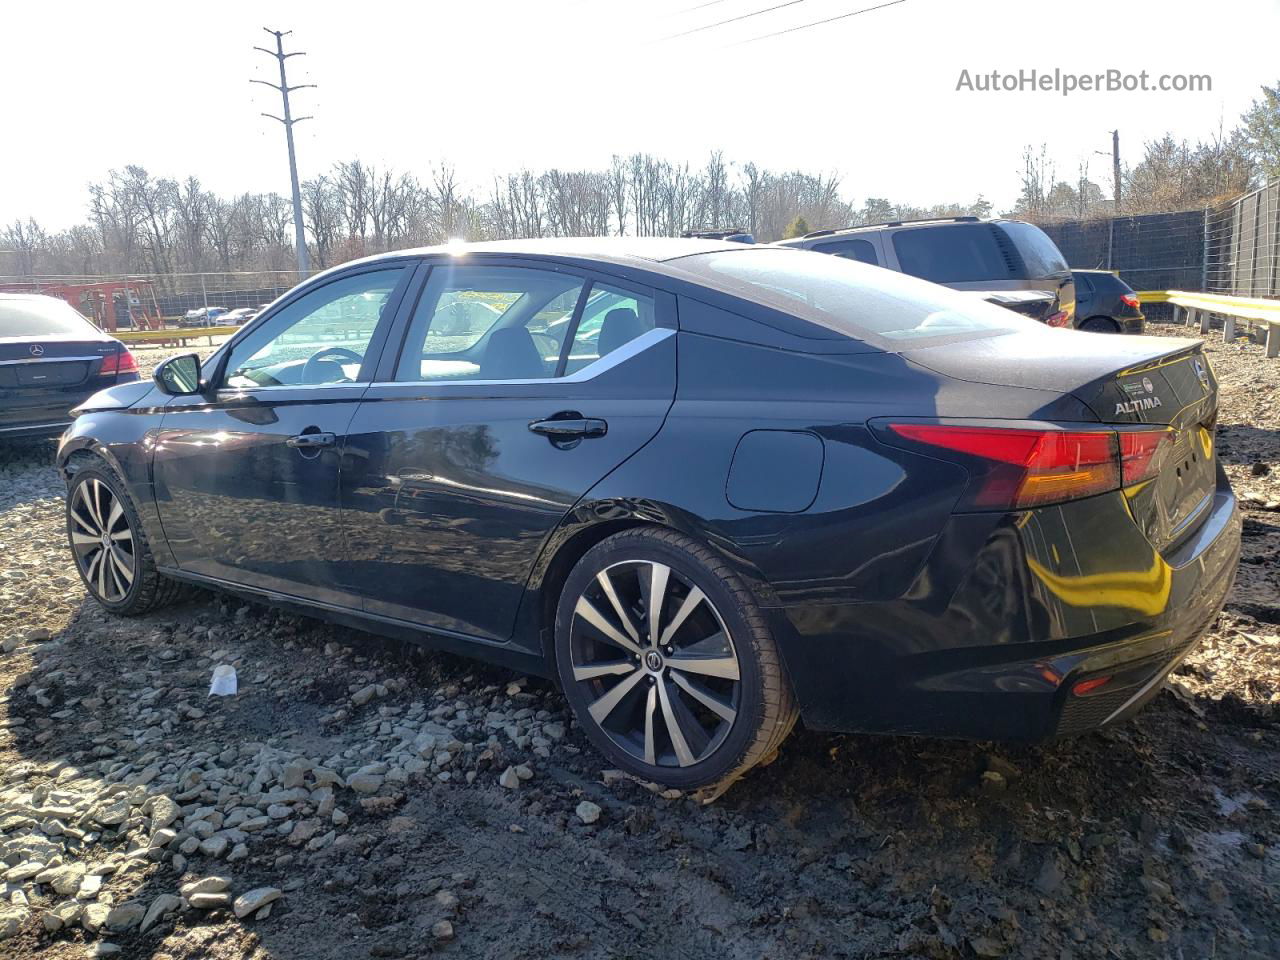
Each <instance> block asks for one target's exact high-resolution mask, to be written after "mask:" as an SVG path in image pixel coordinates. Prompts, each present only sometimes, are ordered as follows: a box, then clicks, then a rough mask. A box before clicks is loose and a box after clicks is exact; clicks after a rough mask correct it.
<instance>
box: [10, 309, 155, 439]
mask: <svg viewBox="0 0 1280 960" xmlns="http://www.w3.org/2000/svg"><path fill="white" fill-rule="evenodd" d="M137 379H138V364H137V362H136V361H135V360H134V359H133V354H131V353H130V352H129V351H128V349H127V348H126V347H125V345H124V344H123V343H121V342H120V341H119V340H116V339H115V338H114V337H110V336H108V335H107V334H105V333H103V332H102V331H101V330H99V329H98V328H97V327H95V326H94V325H93V324H91V323H90V322H89V321H88V320H86V319H85V318H84V317H83V316H81V315H80V313H79V312H78V311H77V310H76V309H75V308H74V307H72V306H71V304H69V303H67V302H66V301H65V300H60V299H58V298H57V297H46V296H43V295H40V294H28V293H0V440H3V439H5V438H8V437H55V436H57V435H58V434H60V433H61V432H62V431H63V430H65V429H66V428H67V426H68V425H69V424H70V423H71V420H72V416H71V412H70V411H71V409H72V407H75V406H76V405H77V404H79V403H81V402H83V401H84V400H86V399H88V398H89V397H91V396H93V395H94V394H95V393H97V392H98V391H99V390H102V389H103V388H104V387H110V386H114V385H116V384H118V383H129V382H131V381H134V380H137Z"/></svg>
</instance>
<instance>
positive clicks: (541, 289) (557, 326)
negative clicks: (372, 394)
mask: <svg viewBox="0 0 1280 960" xmlns="http://www.w3.org/2000/svg"><path fill="white" fill-rule="evenodd" d="M583 286H584V281H583V280H582V279H581V278H580V277H574V276H570V275H568V274H563V273H556V272H554V271H552V270H537V269H532V268H526V267H486V266H471V265H466V264H454V263H442V264H439V265H437V266H435V267H433V268H432V270H431V274H430V276H429V277H428V278H427V285H426V287H425V288H424V289H423V291H422V296H421V297H419V298H418V305H417V307H416V308H415V309H414V313H413V320H412V321H411V322H410V324H409V330H408V333H407V334H406V336H405V343H404V349H403V350H402V351H401V354H400V362H399V363H398V365H397V367H396V379H397V380H408V381H420V380H538V379H543V378H546V377H553V376H555V374H556V367H557V365H558V364H559V361H560V354H561V351H562V349H563V347H564V342H565V339H566V337H567V336H568V335H569V327H570V325H571V323H572V321H573V315H574V313H575V311H576V309H577V305H578V299H579V296H580V295H581V293H582V288H583Z"/></svg>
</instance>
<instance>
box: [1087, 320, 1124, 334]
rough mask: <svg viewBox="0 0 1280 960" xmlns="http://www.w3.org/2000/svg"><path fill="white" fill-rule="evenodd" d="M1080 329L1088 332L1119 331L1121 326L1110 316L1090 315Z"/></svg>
mask: <svg viewBox="0 0 1280 960" xmlns="http://www.w3.org/2000/svg"><path fill="white" fill-rule="evenodd" d="M1080 329H1081V330H1083V331H1085V332H1086V333H1119V332H1120V328H1119V327H1118V326H1117V325H1116V322H1115V321H1114V320H1112V319H1111V318H1110V317H1090V318H1089V319H1088V320H1086V321H1085V322H1084V323H1082V324H1080Z"/></svg>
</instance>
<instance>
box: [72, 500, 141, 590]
mask: <svg viewBox="0 0 1280 960" xmlns="http://www.w3.org/2000/svg"><path fill="white" fill-rule="evenodd" d="M68 513H69V515H70V517H71V548H72V551H73V552H74V553H75V557H76V564H77V565H78V566H79V567H80V572H81V574H82V575H83V576H84V579H85V582H86V583H87V584H89V586H90V588H91V589H92V590H93V592H94V593H95V594H96V595H97V596H98V598H99V599H100V600H105V601H107V602H108V603H119V602H121V601H122V600H124V599H125V597H126V595H127V594H128V593H129V588H130V587H131V586H132V585H133V577H134V573H135V572H136V570H137V558H136V555H135V553H134V542H133V531H132V530H131V529H130V528H129V519H128V517H127V516H126V515H125V512H124V505H123V504H121V502H120V499H119V498H118V497H117V496H116V495H115V494H114V493H113V492H112V490H111V488H110V487H108V486H107V485H106V484H105V483H103V482H102V481H101V480H99V479H97V478H96V477H89V478H88V479H86V480H85V481H84V482H83V483H81V484H79V485H77V486H76V488H75V490H74V492H73V493H72V495H71V503H70V506H69V507H68Z"/></svg>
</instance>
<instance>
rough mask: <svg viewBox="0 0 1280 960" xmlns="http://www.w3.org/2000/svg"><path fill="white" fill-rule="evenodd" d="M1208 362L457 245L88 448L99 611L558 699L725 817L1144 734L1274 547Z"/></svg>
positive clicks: (77, 473) (809, 285)
mask: <svg viewBox="0 0 1280 960" xmlns="http://www.w3.org/2000/svg"><path fill="white" fill-rule="evenodd" d="M1216 406H1217V388H1216V383H1215V381H1214V378H1213V374H1212V371H1211V370H1210V368H1209V366H1208V363H1207V361H1206V360H1205V358H1204V356H1203V355H1202V353H1201V348H1200V345H1199V342H1198V341H1178V340H1168V339H1160V340H1155V339H1145V338H1125V339H1124V340H1119V339H1110V338H1103V337H1096V336H1091V335H1086V334H1082V333H1078V332H1075V331H1071V330H1052V329H1047V328H1046V327H1044V326H1043V325H1041V324H1039V323H1036V322H1034V321H1031V320H1029V319H1026V318H1024V317H1020V316H1018V315H1016V314H1014V313H1012V312H1010V311H1008V310H1004V309H1002V308H999V307H995V306H992V305H989V304H983V303H977V302H974V301H973V299H972V298H969V297H965V296H963V295H959V294H956V293H954V292H952V291H949V290H946V289H944V288H942V287H938V286H935V285H933V284H930V283H927V282H924V281H921V280H917V279H914V278H912V277H908V276H904V275H901V274H897V273H894V272H891V271H888V270H881V269H878V268H875V267H869V266H866V265H863V264H859V263H856V262H853V261H849V260H841V259H839V258H836V257H829V256H823V255H821V254H816V253H811V252H806V251H801V250H790V249H782V248H778V247H765V246H750V245H744V244H739V243H733V242H716V241H706V240H692V239H691V240H679V239H675V240H659V239H651V240H629V239H625V240H624V239H612V240H596V241H592V240H562V241H544V242H538V241H522V242H510V243H499V244H483V245H475V246H472V247H465V246H464V247H461V248H458V249H447V250H446V249H429V250H421V251H411V252H405V253H397V254H390V255H384V256H380V257H375V258H372V259H368V260H364V261H360V262H356V263H352V264H347V265H344V266H342V267H340V268H338V269H335V270H331V271H329V272H327V273H324V274H321V275H320V276H318V277H315V278H313V279H311V280H308V281H307V282H305V283H304V284H302V285H301V286H299V287H298V288H297V289H295V290H294V291H292V292H291V293H290V294H288V295H287V296H285V297H283V298H282V299H280V300H279V301H277V302H276V303H275V304H273V305H272V307H271V308H270V309H269V310H267V311H265V312H264V313H263V314H262V315H261V316H259V317H258V318H257V319H256V320H254V321H253V322H252V323H251V324H249V325H248V326H246V327H245V328H243V329H242V330H241V331H240V332H239V333H238V334H236V335H235V336H234V337H233V338H232V339H231V340H230V341H228V342H227V343H226V344H225V345H223V346H222V347H221V348H220V349H219V350H217V351H216V352H215V353H214V354H213V355H212V357H210V358H209V359H208V360H207V361H206V362H205V363H203V364H201V363H200V362H199V361H198V360H197V358H196V357H195V356H194V355H188V356H182V357H176V358H173V359H171V360H168V361H166V362H165V363H164V364H162V365H161V366H160V367H159V368H157V370H156V375H155V382H154V383H139V384H133V385H129V386H125V387H116V388H113V389H111V390H108V391H105V392H104V393H102V394H100V395H98V396H97V397H95V398H94V399H93V400H91V401H90V402H89V403H87V404H85V406H84V407H83V409H82V410H81V412H80V417H79V419H78V420H77V421H76V424H75V426H74V428H73V429H72V430H70V431H69V432H68V433H67V434H66V436H65V437H64V439H63V441H62V445H61V447H60V451H59V463H60V465H61V468H62V470H63V471H64V472H65V474H66V479H67V482H68V485H69V489H68V497H67V530H68V534H69V537H70V541H71V549H72V552H73V553H74V556H75V560H76V564H77V566H78V568H79V570H80V573H81V576H82V577H83V578H84V581H85V583H86V585H87V586H88V588H89V591H90V593H91V594H92V595H93V596H94V598H95V599H96V600H97V601H98V602H99V603H100V604H102V605H103V606H104V607H106V608H107V609H108V610H110V611H113V612H116V613H120V614H125V615H136V614H140V613H143V612H145V611H147V610H150V609H152V608H154V607H156V606H157V605H158V604H160V603H163V602H165V601H167V600H169V599H171V598H173V597H175V596H176V595H177V594H178V593H179V592H180V591H181V588H182V585H183V584H199V585H202V586H208V587H214V588H218V589H223V590H228V591H232V592H236V593H239V594H242V595H246V596H250V597H257V598H263V599H266V600H268V601H271V602H273V603H276V604H280V605H284V606H286V607H290V608H293V609H295V610H301V611H305V612H309V613H311V614H313V615H315V616H319V617H323V618H326V619H329V620H332V621H336V622H339V623H343V624H348V625H352V626H356V627H359V628H361V629H365V630H371V631H375V632H381V633H386V634H390V635H396V636H406V637H413V638H422V639H426V640H428V641H430V642H431V643H433V644H435V645H437V646H439V647H442V648H445V649H448V650H452V651H454V652H458V653H464V654H469V655H473V656H476V657H482V658H486V659H489V660H493V661H497V662H499V663H502V664H506V665H509V666H512V667H515V668H517V669H520V670H524V671H529V672H533V673H540V674H544V675H548V676H553V677H555V678H557V679H558V680H559V682H560V683H561V684H562V686H563V688H564V691H565V694H566V696H567V698H568V700H569V702H570V704H571V706H572V708H573V710H574V712H575V714H576V715H577V717H578V718H579V720H580V721H581V722H582V725H583V727H584V728H585V730H586V732H587V734H588V735H589V736H590V738H591V740H592V741H593V742H594V743H595V745H596V746H597V747H598V748H599V749H600V750H601V752H603V753H604V754H606V755H607V757H608V758H609V762H611V763H613V764H616V765H617V766H620V767H623V768H625V769H627V770H629V771H632V772H634V773H636V774H637V775H639V776H641V777H644V778H645V779H647V780H654V781H658V782H661V783H664V784H669V785H672V786H675V787H680V788H692V787H703V788H705V789H706V790H708V791H715V790H716V789H718V788H719V787H721V786H723V785H724V784H726V783H727V782H729V781H731V780H732V779H733V778H734V777H736V776H738V775H740V774H741V773H742V772H743V771H745V770H746V769H747V768H749V767H751V766H752V765H753V764H755V763H757V762H760V761H764V760H767V759H769V758H770V757H772V755H773V754H774V753H775V751H776V750H777V749H778V747H779V745H780V744H781V742H782V741H783V739H784V738H785V737H786V736H787V733H788V732H789V731H790V730H791V728H792V726H793V724H794V723H795V721H796V719H797V717H798V716H800V717H803V718H804V720H805V723H806V724H807V725H809V726H810V727H813V728H818V729H827V730H860V731H881V732H893V733H913V734H929V735H940V736H956V737H974V738H1034V737H1045V736H1050V735H1054V734H1061V733H1069V732H1077V731H1083V730H1088V729H1092V728H1095V727H1098V726H1100V725H1104V724H1110V723H1114V722H1117V721H1119V720H1121V719H1122V718H1124V717H1127V716H1129V715H1130V714H1131V713H1133V712H1134V711H1135V710H1136V709H1138V707H1140V706H1141V705H1142V704H1143V703H1145V702H1146V701H1147V700H1148V699H1150V698H1151V697H1152V696H1154V694H1155V692H1156V690H1157V689H1158V688H1159V686H1160V684H1161V681H1162V679H1163V678H1164V676H1165V675H1166V674H1167V673H1168V672H1169V671H1170V670H1171V669H1172V668H1173V667H1174V665H1175V664H1176V663H1177V662H1178V660H1179V659H1180V658H1181V657H1182V656H1184V655H1185V654H1186V653H1187V652H1188V650H1189V649H1190V648H1191V646H1192V645H1193V644H1194V643H1195V642H1196V641H1197V639H1198V638H1199V636H1200V635H1201V633H1202V632H1203V630H1204V629H1205V627H1206V625H1207V624H1209V622H1210V621H1212V620H1213V618H1214V617H1215V616H1216V615H1217V613H1218V610H1219V608H1220V607H1221V604H1222V602H1223V598H1224V596H1225V594H1226V592H1227V590H1228V588H1229V587H1230V585H1231V582H1232V578H1233V575H1234V570H1235V565H1236V559H1237V555H1238V551H1239V543H1240V521H1239V518H1238V513H1237V509H1236V502H1235V498H1234V497H1233V495H1232V492H1231V489H1230V487H1229V486H1228V484H1227V479H1226V477H1225V475H1224V473H1223V471H1222V469H1221V468H1220V467H1219V465H1218V461H1217V458H1216V452H1215V446H1214V421H1215V417H1216V412H1217V411H1216Z"/></svg>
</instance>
